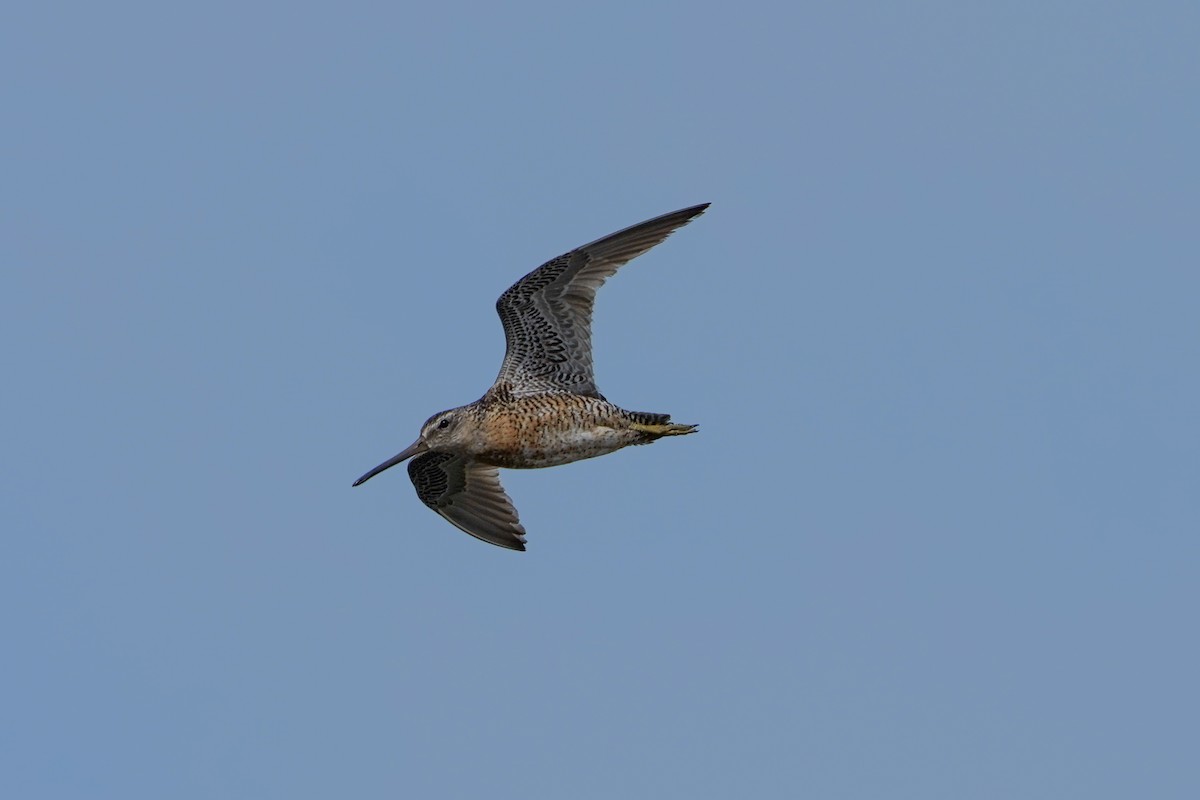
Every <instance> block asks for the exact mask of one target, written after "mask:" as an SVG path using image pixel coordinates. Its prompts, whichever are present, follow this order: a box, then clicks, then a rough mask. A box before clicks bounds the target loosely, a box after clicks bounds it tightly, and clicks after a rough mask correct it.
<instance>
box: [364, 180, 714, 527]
mask: <svg viewBox="0 0 1200 800" xmlns="http://www.w3.org/2000/svg"><path fill="white" fill-rule="evenodd" d="M708 205H709V204H708V203H703V204H701V205H698V206H692V207H691V208H685V209H682V210H680V211H675V212H672V213H670V214H663V215H662V216H661V217H655V218H654V219H651V220H647V221H645V222H641V223H639V224H637V225H634V226H632V227H629V228H625V229H624V230H621V231H617V232H616V233H614V234H610V235H609V236H605V237H604V238H602V239H597V240H596V241H594V242H592V243H591V244H585V245H583V246H582V247H577V248H575V249H574V250H572V251H570V252H569V253H564V254H562V255H561V256H559V257H558V258H554V259H551V260H550V261H547V262H546V263H545V264H542V265H541V266H540V267H538V268H537V269H535V270H534V271H533V272H531V273H529V274H528V275H526V276H525V277H524V278H521V280H519V281H517V282H516V283H514V284H513V285H512V286H510V287H509V288H508V291H506V292H505V293H504V294H502V295H500V299H499V300H497V301H496V311H497V313H499V315H500V322H501V323H502V324H503V325H504V337H505V339H506V340H507V345H508V347H507V350H506V351H505V354H504V361H503V363H501V365H500V374H499V375H497V376H496V382H495V383H494V384H493V385H492V388H490V389H488V391H487V393H486V394H485V395H484V396H483V397H481V398H480V399H478V400H476V401H475V402H474V403H470V404H468V405H465V406H459V407H458V408H451V409H449V410H448V411H440V412H438V413H437V414H434V415H433V416H432V417H430V418H429V419H427V420H426V421H425V424H424V425H422V426H421V435H420V436H419V437H418V438H417V440H416V441H415V442H413V443H412V444H411V445H409V446H408V447H406V448H404V449H403V450H401V451H400V452H399V453H397V454H396V455H394V456H392V457H391V458H389V459H388V460H387V461H385V462H383V463H382V464H380V465H379V466H377V467H375V468H374V469H372V470H370V471H369V472H367V473H366V474H365V475H363V476H362V477H361V478H359V479H358V480H356V481H355V482H354V485H355V486H358V485H359V484H360V483H363V482H364V481H367V480H370V479H371V478H372V477H374V476H376V475H378V474H379V473H381V472H383V471H384V470H385V469H389V468H390V467H394V466H396V465H397V464H399V463H401V462H402V461H405V460H407V459H409V458H412V461H411V462H409V465H408V476H409V478H410V479H411V480H412V483H413V486H414V487H416V490H417V497H419V498H420V499H421V502H423V503H424V504H425V505H427V506H429V507H430V508H432V509H433V510H434V511H436V512H437V513H438V514H441V515H442V516H443V517H445V518H446V519H447V520H448V521H449V522H450V523H452V524H453V525H454V526H456V527H457V528H459V529H461V530H463V531H465V532H466V533H469V534H471V535H472V536H474V537H476V538H477V539H482V540H483V541H485V542H490V543H491V544H495V545H499V546H500V547H507V548H509V549H511V550H524V549H525V528H524V527H522V525H521V522H520V520H519V518H518V517H517V510H516V508H514V507H513V504H512V500H511V499H509V497H508V495H507V494H506V493H505V492H504V489H503V487H501V486H500V475H499V469H498V468H500V467H504V468H506V469H535V468H538V467H554V466H558V465H559V464H569V463H571V462H572V461H579V460H580V459H584V458H594V457H595V456H602V455H605V454H607V453H612V452H614V451H616V450H620V449H621V448H622V447H628V446H629V445H632V444H650V443H651V442H654V441H657V440H658V439H661V438H662V437H664V436H683V435H685V434H689V433H692V432H694V431H695V430H696V426H695V425H676V424H674V423H672V422H671V415H670V414H652V413H648V412H644V411H626V410H625V409H623V408H620V407H619V406H616V405H614V404H612V403H610V402H608V400H606V399H605V398H604V395H602V394H600V391H599V390H598V389H597V388H596V379H595V377H594V375H593V372H592V306H593V304H594V302H595V299H596V290H597V289H599V288H600V286H601V285H602V284H603V283H604V281H605V280H606V279H607V278H609V277H611V276H612V275H613V274H614V273H616V271H617V269H618V268H620V267H621V266H622V265H624V264H626V263H628V262H629V261H631V260H632V259H634V258H636V257H637V256H640V255H641V254H642V253H644V252H646V251H647V250H649V249H650V248H651V247H654V246H655V245H656V244H659V243H660V242H662V241H663V240H664V239H666V238H667V237H668V236H669V235H671V232H672V231H674V230H675V229H676V228H680V227H682V226H684V225H686V224H687V223H688V222H690V221H691V220H692V219H694V218H695V217H698V216H699V215H700V214H702V213H704V209H706V208H708Z"/></svg>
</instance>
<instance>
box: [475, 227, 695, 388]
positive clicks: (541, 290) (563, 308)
mask: <svg viewBox="0 0 1200 800" xmlns="http://www.w3.org/2000/svg"><path fill="white" fill-rule="evenodd" d="M706 208H708V203H704V204H702V205H698V206H692V207H691V208H685V209H683V210H681V211H675V212H672V213H670V214H664V215H662V216H661V217H655V218H654V219H651V220H647V221H646V222H642V223H639V224H637V225H634V226H633V227H630V228H626V229H625V230H623V231H618V232H617V233H614V234H611V235H609V236H605V237H604V238H603V239H597V240H596V241H594V242H592V243H591V244H585V245H584V246H583V247H579V248H576V249H575V250H572V251H571V252H569V253H564V254H563V255H561V256H559V257H558V258H555V259H553V260H551V261H547V262H546V263H545V264H543V265H542V266H540V267H538V268H537V269H535V270H534V271H533V272H531V273H529V274H528V275H526V276H525V277H524V278H522V279H521V280H519V281H517V282H516V283H514V284H513V285H512V286H511V287H510V288H509V289H508V291H506V292H505V293H504V294H503V295H501V296H500V299H499V300H498V301H496V311H497V313H499V314H500V322H501V323H503V325H504V336H505V338H506V339H507V340H508V350H507V351H506V352H505V355H504V363H503V364H501V365H500V374H499V375H498V376H496V383H497V384H500V383H507V384H509V389H510V391H511V392H512V394H513V395H515V396H520V395H526V394H535V393H537V392H542V391H546V390H557V391H568V392H572V393H574V394H581V395H589V396H592V397H601V395H600V392H599V391H598V390H597V389H596V379H595V376H594V375H593V372H592V306H593V303H594V302H595V299H596V290H597V289H599V288H600V286H601V285H602V284H603V283H604V281H605V279H607V278H608V277H610V276H611V275H613V273H615V272H616V271H617V269H618V268H619V267H621V266H622V265H623V264H625V263H627V262H629V261H630V260H632V259H634V258H636V257H637V256H639V255H641V254H642V253H644V252H646V251H647V250H649V249H650V248H651V247H654V245H656V244H658V243H659V242H661V241H663V240H664V239H666V238H667V236H669V235H670V234H671V232H672V231H674V230H675V229H676V228H679V227H681V226H683V225H686V224H687V223H688V222H690V221H691V220H692V219H693V218H694V217H697V216H699V215H700V214H702V213H703V212H704V209H706Z"/></svg>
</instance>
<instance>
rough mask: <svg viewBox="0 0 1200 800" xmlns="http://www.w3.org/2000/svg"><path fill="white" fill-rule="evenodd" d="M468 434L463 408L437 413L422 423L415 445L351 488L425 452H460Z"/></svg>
mask: <svg viewBox="0 0 1200 800" xmlns="http://www.w3.org/2000/svg"><path fill="white" fill-rule="evenodd" d="M471 431H472V426H471V424H470V420H469V419H468V418H467V416H466V415H465V414H464V413H463V411H462V408H452V409H450V410H448V411H439V412H438V413H436V414H434V415H433V416H432V417H430V418H429V419H427V420H425V424H424V425H422V426H421V435H420V437H418V438H417V440H416V441H415V442H413V443H412V444H410V445H409V446H408V447H406V448H404V449H403V450H401V451H400V452H399V453H397V454H396V455H394V456H392V457H391V458H389V459H388V460H387V461H385V462H383V463H382V464H380V465H379V466H377V467H375V468H374V469H372V470H370V471H369V472H367V474H365V475H363V476H362V477H361V478H359V479H358V480H356V481H355V482H354V485H355V486H358V485H359V484H360V483H363V482H365V481H368V480H370V479H371V478H373V477H375V476H376V475H378V474H379V473H381V472H383V471H384V470H385V469H389V468H391V467H394V466H396V465H397V464H399V463H401V462H402V461H406V460H408V459H410V458H412V457H413V456H415V455H420V454H421V453H424V452H426V451H428V450H437V451H438V452H440V453H458V452H461V451H462V450H464V449H465V447H466V445H467V443H468V441H469V439H470V436H471Z"/></svg>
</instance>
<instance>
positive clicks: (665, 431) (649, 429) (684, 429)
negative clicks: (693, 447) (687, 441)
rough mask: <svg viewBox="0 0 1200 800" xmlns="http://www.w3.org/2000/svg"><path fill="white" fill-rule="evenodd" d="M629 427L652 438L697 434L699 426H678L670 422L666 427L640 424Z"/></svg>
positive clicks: (632, 423) (634, 423) (635, 423)
mask: <svg viewBox="0 0 1200 800" xmlns="http://www.w3.org/2000/svg"><path fill="white" fill-rule="evenodd" d="M629 427H631V428H633V429H634V430H635V431H641V432H642V433H648V434H650V435H651V436H686V435H687V434H689V433H695V432H696V428H697V427H698V426H696V425H676V424H675V423H673V422H669V423H667V424H665V425H643V424H642V423H640V422H631V423H629Z"/></svg>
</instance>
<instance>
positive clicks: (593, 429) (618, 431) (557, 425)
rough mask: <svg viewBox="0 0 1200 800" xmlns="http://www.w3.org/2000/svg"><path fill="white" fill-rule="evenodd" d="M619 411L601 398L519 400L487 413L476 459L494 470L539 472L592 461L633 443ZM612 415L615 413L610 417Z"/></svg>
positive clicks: (632, 436) (569, 397)
mask: <svg viewBox="0 0 1200 800" xmlns="http://www.w3.org/2000/svg"><path fill="white" fill-rule="evenodd" d="M619 411H620V410H619V409H617V408H616V406H612V405H611V404H610V403H607V402H605V401H603V400H598V399H596V398H585V397H579V396H568V397H566V398H540V397H535V398H523V399H522V400H519V401H514V402H513V403H511V404H505V405H504V406H500V407H494V408H492V409H489V411H488V413H487V414H486V415H485V419H484V421H483V425H481V426H480V427H481V430H482V432H483V439H484V441H483V442H481V445H482V446H481V447H480V448H479V454H478V456H477V458H479V460H481V461H484V462H486V463H489V464H494V465H495V466H498V467H507V468H509V469H537V468H539V467H553V466H557V465H559V464H569V463H571V462H572V461H579V460H581V459H584V458H595V457H596V456H602V455H605V454H606V453H611V452H613V451H615V450H620V449H621V448H622V447H625V446H626V445H629V444H633V442H634V439H635V438H636V436H635V435H631V432H630V431H628V430H623V429H622V428H621V427H620V424H619V417H618V416H617V414H619ZM614 412H615V413H614Z"/></svg>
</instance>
